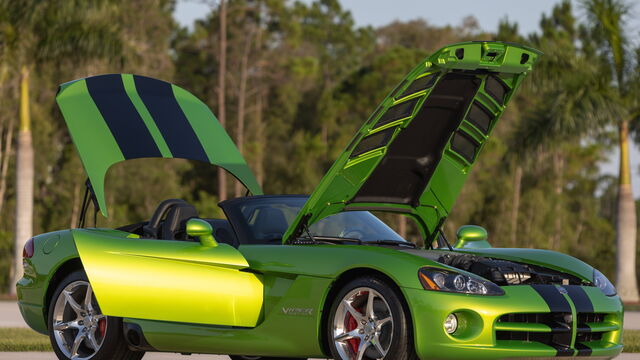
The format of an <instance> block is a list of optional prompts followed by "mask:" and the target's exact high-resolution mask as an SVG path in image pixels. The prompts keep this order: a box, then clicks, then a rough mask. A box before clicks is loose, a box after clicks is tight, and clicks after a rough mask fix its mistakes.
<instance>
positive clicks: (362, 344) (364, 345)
mask: <svg viewBox="0 0 640 360" xmlns="http://www.w3.org/2000/svg"><path fill="white" fill-rule="evenodd" d="M369 344H370V342H368V341H363V340H362V339H360V345H359V346H358V354H357V356H356V360H362V358H363V357H364V352H365V351H366V350H367V348H368V347H369Z"/></svg>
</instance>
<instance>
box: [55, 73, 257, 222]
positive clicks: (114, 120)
mask: <svg viewBox="0 0 640 360" xmlns="http://www.w3.org/2000/svg"><path fill="white" fill-rule="evenodd" d="M56 101H57V103H58V106H59V107H60V110H61V111H62V115H63V116H64V119H65V121H66V123H67V127H68V128H69V132H70V133H71V138H72V139H73V142H74V144H75V146H76V148H77V149H78V153H79V155H80V159H81V160H82V164H83V165H84V168H85V171H86V173H87V175H88V177H89V180H90V182H91V185H92V187H93V191H94V194H95V196H96V199H97V202H98V205H99V207H100V210H101V212H102V214H103V215H104V216H105V217H106V216H107V215H108V212H107V207H106V202H105V194H104V178H105V176H106V173H107V170H108V169H109V167H111V166H112V165H114V164H116V163H118V162H121V161H125V160H131V159H139V158H181V159H188V160H199V161H203V162H208V163H211V164H214V165H217V166H220V167H222V168H223V169H225V170H227V171H228V172H230V173H231V174H232V175H233V176H235V177H236V178H237V179H238V180H239V181H240V182H242V183H243V184H244V186H245V187H246V188H247V189H248V190H249V191H250V192H251V193H253V194H255V195H260V194H262V190H261V188H260V186H259V185H258V182H257V181H256V179H255V177H254V175H253V173H252V172H251V170H250V169H249V167H248V166H247V163H246V162H245V160H244V158H243V157H242V155H241V154H240V152H239V151H238V149H237V147H236V146H235V144H234V143H233V141H232V140H231V138H229V135H228V134H227V133H226V131H225V130H224V128H223V127H222V126H221V125H220V123H219V122H218V120H217V119H216V117H215V116H214V115H213V113H212V112H211V110H209V108H208V107H207V105H205V104H204V103H203V102H202V101H200V100H199V99H198V98H196V97H195V96H194V95H192V94H190V93H189V92H187V91H186V90H184V89H182V88H180V87H178V86H175V85H173V84H170V83H168V82H165V81H161V80H156V79H152V78H148V77H144V76H138V75H131V74H109V75H99V76H93V77H88V78H84V79H79V80H75V81H72V82H68V83H65V84H62V85H60V89H59V90H58V95H57V96H56Z"/></svg>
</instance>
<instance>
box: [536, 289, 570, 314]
mask: <svg viewBox="0 0 640 360" xmlns="http://www.w3.org/2000/svg"><path fill="white" fill-rule="evenodd" d="M531 287H532V288H533V289H534V290H535V291H537V292H538V294H540V296H541V297H542V298H543V299H544V301H545V302H546V303H547V305H549V310H550V311H551V312H562V313H570V312H571V305H569V302H568V301H567V299H565V297H564V296H563V295H562V294H560V292H559V291H558V289H557V288H556V286H555V285H531Z"/></svg>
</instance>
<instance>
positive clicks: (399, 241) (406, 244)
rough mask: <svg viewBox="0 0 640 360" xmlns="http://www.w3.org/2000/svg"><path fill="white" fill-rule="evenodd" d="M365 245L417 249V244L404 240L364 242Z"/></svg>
mask: <svg viewBox="0 0 640 360" xmlns="http://www.w3.org/2000/svg"><path fill="white" fill-rule="evenodd" d="M363 243H364V244H376V245H397V246H408V247H410V248H414V249H415V248H416V247H417V246H416V244H414V243H412V242H408V241H402V240H373V241H364V242H363Z"/></svg>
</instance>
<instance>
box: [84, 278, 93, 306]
mask: <svg viewBox="0 0 640 360" xmlns="http://www.w3.org/2000/svg"><path fill="white" fill-rule="evenodd" d="M92 298H93V289H92V288H91V284H87V293H86V294H85V295H84V308H85V309H87V310H88V311H93V305H91V299H92Z"/></svg>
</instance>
